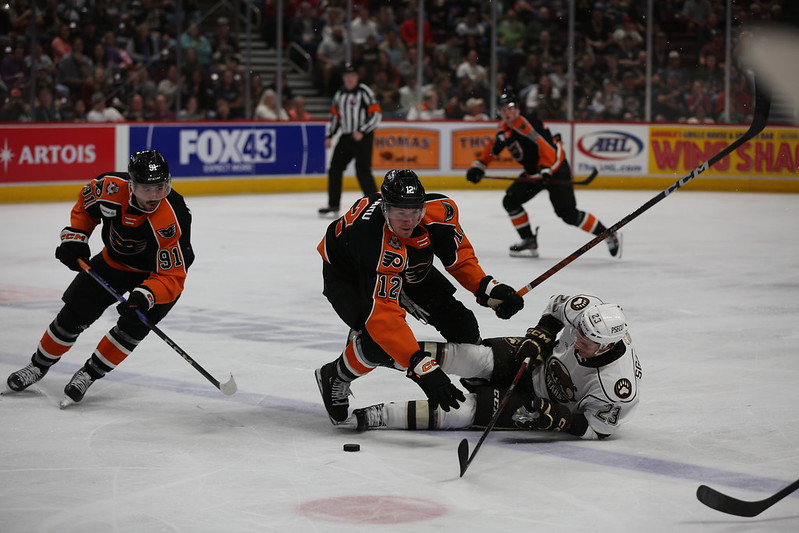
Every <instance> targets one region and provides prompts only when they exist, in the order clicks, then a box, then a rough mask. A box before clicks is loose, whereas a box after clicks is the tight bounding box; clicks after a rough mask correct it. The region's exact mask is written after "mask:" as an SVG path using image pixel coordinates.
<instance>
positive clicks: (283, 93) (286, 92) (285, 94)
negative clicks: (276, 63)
mask: <svg viewBox="0 0 799 533" xmlns="http://www.w3.org/2000/svg"><path fill="white" fill-rule="evenodd" d="M266 88H267V89H272V90H273V91H275V94H277V92H278V91H277V73H275V79H274V80H273V81H272V83H270V84H269V85H268V86H267V87H266ZM252 94H255V95H259V94H263V91H262V92H260V93H252ZM280 97H281V98H282V100H281V102H282V105H286V104H287V103H288V102H290V101H292V100H293V99H294V91H293V90H292V89H291V86H290V85H289V77H288V74H287V73H286V71H285V70H284V71H282V72H281V75H280Z"/></svg>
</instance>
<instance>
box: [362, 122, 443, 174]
mask: <svg viewBox="0 0 799 533" xmlns="http://www.w3.org/2000/svg"><path fill="white" fill-rule="evenodd" d="M440 151H441V147H440V139H439V133H438V131H436V130H431V129H425V128H390V127H389V128H378V129H377V131H375V142H374V146H373V149H372V165H373V166H374V168H376V169H381V170H388V169H392V168H412V169H427V170H431V169H438V168H439V165H440V163H439V153H440Z"/></svg>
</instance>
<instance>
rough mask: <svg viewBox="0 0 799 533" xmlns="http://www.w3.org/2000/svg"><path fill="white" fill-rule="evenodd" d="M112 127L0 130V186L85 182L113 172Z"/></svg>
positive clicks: (113, 141)
mask: <svg viewBox="0 0 799 533" xmlns="http://www.w3.org/2000/svg"><path fill="white" fill-rule="evenodd" d="M114 132H115V130H114V127H113V126H111V127H86V126H85V125H83V126H81V127H53V125H49V126H46V127H35V126H34V127H27V128H19V127H17V128H14V129H13V130H12V129H0V183H30V182H36V183H40V182H64V181H81V182H85V181H88V180H90V179H92V178H93V177H95V176H97V175H98V174H101V173H102V172H107V171H109V170H114V165H115V133H114Z"/></svg>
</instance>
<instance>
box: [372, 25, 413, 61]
mask: <svg viewBox="0 0 799 533" xmlns="http://www.w3.org/2000/svg"><path fill="white" fill-rule="evenodd" d="M383 37H384V38H383V42H381V43H380V44H378V45H377V47H378V48H379V49H380V50H381V51H382V52H385V53H386V54H387V55H388V58H389V60H390V61H391V64H392V65H393V66H394V67H395V68H397V67H398V66H399V65H400V64H402V63H403V62H404V61H407V60H408V48H407V47H406V46H405V43H403V42H402V40H401V39H400V38H399V34H398V33H397V31H396V30H389V31H387V32H386V33H385V35H384V36H383Z"/></svg>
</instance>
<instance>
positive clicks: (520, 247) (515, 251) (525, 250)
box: [510, 228, 538, 257]
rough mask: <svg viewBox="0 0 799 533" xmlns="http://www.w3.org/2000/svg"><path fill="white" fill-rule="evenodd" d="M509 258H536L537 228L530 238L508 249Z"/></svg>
mask: <svg viewBox="0 0 799 533" xmlns="http://www.w3.org/2000/svg"><path fill="white" fill-rule="evenodd" d="M510 256H511V257H538V228H535V232H534V233H533V236H532V237H529V238H526V239H522V240H521V241H519V242H517V243H516V244H513V245H511V247H510Z"/></svg>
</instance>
